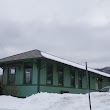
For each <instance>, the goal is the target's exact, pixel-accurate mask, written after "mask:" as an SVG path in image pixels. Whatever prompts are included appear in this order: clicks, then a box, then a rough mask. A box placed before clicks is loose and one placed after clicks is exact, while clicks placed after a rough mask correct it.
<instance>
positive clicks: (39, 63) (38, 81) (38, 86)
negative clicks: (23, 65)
mask: <svg viewBox="0 0 110 110" xmlns="http://www.w3.org/2000/svg"><path fill="white" fill-rule="evenodd" d="M37 68H38V76H37V93H39V92H40V70H41V59H38V60H37Z"/></svg>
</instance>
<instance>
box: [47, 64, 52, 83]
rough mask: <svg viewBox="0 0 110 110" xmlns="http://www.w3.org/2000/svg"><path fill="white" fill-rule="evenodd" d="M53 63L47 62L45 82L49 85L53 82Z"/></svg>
mask: <svg viewBox="0 0 110 110" xmlns="http://www.w3.org/2000/svg"><path fill="white" fill-rule="evenodd" d="M52 80H53V64H50V63H48V64H47V84H49V85H51V84H52V83H53V81H52Z"/></svg>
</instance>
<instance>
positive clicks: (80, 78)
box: [78, 72, 82, 88]
mask: <svg viewBox="0 0 110 110" xmlns="http://www.w3.org/2000/svg"><path fill="white" fill-rule="evenodd" d="M78 87H79V88H82V73H81V72H79V73H78Z"/></svg>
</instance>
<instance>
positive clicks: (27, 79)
mask: <svg viewBox="0 0 110 110" xmlns="http://www.w3.org/2000/svg"><path fill="white" fill-rule="evenodd" d="M24 72H25V77H24V83H25V84H31V83H32V64H31V63H26V64H25V66H24Z"/></svg>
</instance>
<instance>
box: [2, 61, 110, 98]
mask: <svg viewBox="0 0 110 110" xmlns="http://www.w3.org/2000/svg"><path fill="white" fill-rule="evenodd" d="M25 62H32V63H33V72H32V84H29V85H28V84H27V85H26V84H24V63H25ZM48 62H51V63H53V85H49V86H48V85H47V84H46V79H47V76H46V64H47V63H48ZM57 65H58V62H55V61H51V60H47V59H42V60H41V69H40V92H51V93H61V91H69V92H70V93H86V92H87V90H86V89H87V83H86V74H85V71H84V70H81V69H78V68H75V67H71V66H68V65H65V64H62V65H63V67H64V79H63V80H64V85H63V86H62V87H60V86H58V70H57ZM70 68H72V69H73V70H74V71H75V73H74V74H75V87H71V80H70ZM79 71H80V72H81V73H82V88H79V87H78V72H79ZM89 74H90V90H91V91H95V88H96V87H95V85H96V83H97V77H102V79H103V81H102V82H100V83H102V87H105V86H107V85H110V78H107V77H104V76H101V75H97V74H95V73H92V72H89ZM37 77H38V67H37V60H36V59H34V60H24V61H23V63H22V64H21V65H19V66H16V74H15V85H9V84H8V82H7V80H8V66H4V73H3V85H5V86H6V88H7V89H11V88H13V87H15V86H16V89H17V90H18V93H17V96H19V97H25V96H30V95H32V94H35V93H37V79H38V78H37ZM5 93H6V91H4V94H5Z"/></svg>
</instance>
